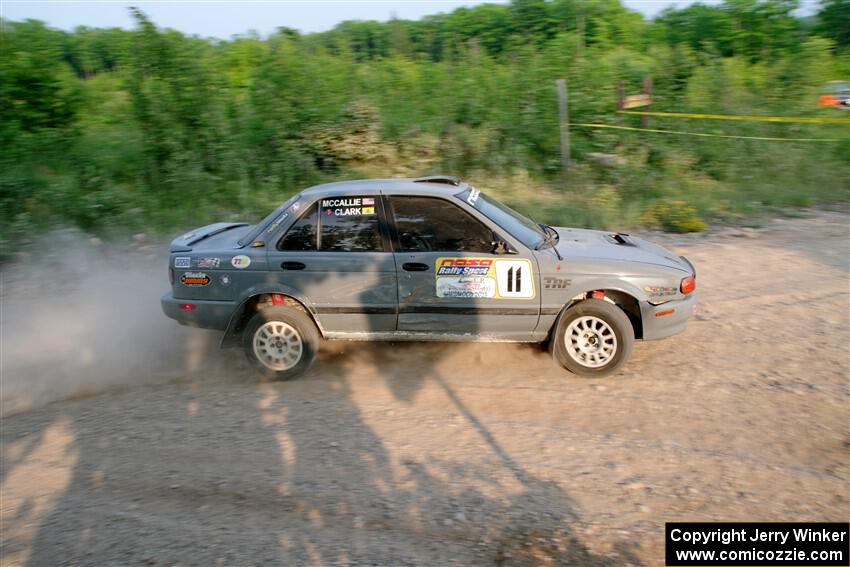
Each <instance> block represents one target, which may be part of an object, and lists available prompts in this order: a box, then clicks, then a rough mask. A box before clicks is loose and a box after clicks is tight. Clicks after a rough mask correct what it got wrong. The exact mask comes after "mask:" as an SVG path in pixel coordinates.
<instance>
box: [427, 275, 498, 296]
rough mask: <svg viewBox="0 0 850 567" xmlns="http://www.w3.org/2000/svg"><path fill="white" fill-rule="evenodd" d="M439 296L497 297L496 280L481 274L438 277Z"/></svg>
mask: <svg viewBox="0 0 850 567" xmlns="http://www.w3.org/2000/svg"><path fill="white" fill-rule="evenodd" d="M437 297H476V298H477V297H482V298H484V297H496V280H494V279H493V278H482V277H479V276H473V277H470V278H466V277H444V278H437Z"/></svg>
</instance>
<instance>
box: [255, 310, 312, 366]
mask: <svg viewBox="0 0 850 567" xmlns="http://www.w3.org/2000/svg"><path fill="white" fill-rule="evenodd" d="M242 346H243V348H244V349H245V355H246V356H247V357H248V360H250V361H251V363H252V364H253V365H254V366H255V367H257V369H259V370H260V372H261V373H262V374H263V376H265V377H266V378H270V379H274V380H289V379H291V378H294V377H296V376H297V375H299V374H301V373H302V372H304V371H305V370H307V368H309V367H310V364H312V363H313V359H315V358H316V353H317V352H318V351H319V332H318V330H317V329H316V325H314V324H313V321H312V320H311V319H310V317H309V316H308V315H307V314H306V313H304V312H303V311H299V310H298V309H295V308H293V307H267V308H265V309H261V310H260V311H258V312H257V313H255V314H254V316H253V317H251V319H250V320H249V321H248V325H247V326H246V327H245V331H244V333H243V335H242Z"/></svg>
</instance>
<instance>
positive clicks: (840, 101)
mask: <svg viewBox="0 0 850 567" xmlns="http://www.w3.org/2000/svg"><path fill="white" fill-rule="evenodd" d="M818 105H819V106H828V107H831V108H838V109H841V110H850V83H848V82H847V81H830V82H828V83H827V84H826V86H825V87H824V90H823V93H822V94H821V95H820V97H819V98H818Z"/></svg>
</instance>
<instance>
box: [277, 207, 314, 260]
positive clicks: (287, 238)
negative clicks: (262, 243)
mask: <svg viewBox="0 0 850 567" xmlns="http://www.w3.org/2000/svg"><path fill="white" fill-rule="evenodd" d="M317 211H318V205H317V204H314V205H313V206H312V207H310V208H308V209H307V210H306V211H304V213H303V214H302V215H301V217H300V218H299V219H298V220H297V221H295V224H293V225H292V226H291V227H289V230H288V231H286V235H284V237H283V238H281V239H280V241H278V243H277V249H278V250H290V251H296V252H303V251H310V250H316V246H317V242H318V234H319V231H318V225H319V215H318V212H317Z"/></svg>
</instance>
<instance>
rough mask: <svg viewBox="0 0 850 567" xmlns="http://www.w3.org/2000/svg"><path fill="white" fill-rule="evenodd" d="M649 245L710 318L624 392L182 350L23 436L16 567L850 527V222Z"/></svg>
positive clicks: (205, 338)
mask: <svg viewBox="0 0 850 567" xmlns="http://www.w3.org/2000/svg"><path fill="white" fill-rule="evenodd" d="M649 237H650V238H654V239H656V240H659V241H661V242H662V243H664V244H665V245H667V246H669V247H671V248H673V249H674V250H675V251H677V252H678V253H680V254H686V255H687V256H688V257H689V258H690V259H691V260H692V261H693V262H694V263H695V264H696V266H697V270H698V287H699V293H700V312H699V314H698V315H697V316H696V318H695V320H693V321H692V323H691V326H690V328H689V329H688V331H687V332H686V333H684V334H683V335H680V336H677V337H674V338H671V339H668V340H664V341H659V342H652V343H638V344H637V345H636V347H635V351H634V354H633V358H632V360H631V362H630V363H629V364H628V366H627V368H626V370H625V371H624V372H623V373H622V374H620V375H619V376H617V377H614V378H610V379H607V380H583V379H578V378H575V377H572V376H570V375H568V374H566V373H565V372H564V371H562V370H560V369H559V368H557V367H556V366H555V365H554V364H553V362H552V361H551V358H550V357H549V355H548V354H547V353H546V352H545V351H544V350H542V349H541V348H540V347H537V346H532V345H504V344H403V343H396V344H365V343H327V344H325V345H323V348H324V350H323V352H322V353H321V354H320V356H319V359H318V361H317V363H316V365H315V366H314V367H313V369H311V371H310V372H309V373H308V374H307V375H306V376H304V377H302V378H300V379H298V380H296V381H293V382H286V383H263V384H258V383H256V382H255V381H254V379H253V376H252V374H251V372H250V370H249V368H248V367H247V364H246V363H244V362H243V361H242V354H241V352H239V351H233V350H228V351H218V350H217V348H216V340H217V338H218V337H217V335H215V334H214V333H207V332H203V331H194V332H189V331H186V330H183V329H180V330H179V332H177V331H175V333H179V334H174V335H169V336H167V337H165V338H160V340H162V341H167V343H168V345H170V349H171V350H169V351H168V353H167V355H162V356H158V355H157V354H156V353H152V356H153V357H154V358H156V360H154V361H151V362H150V365H149V366H147V367H146V368H147V370H146V374H145V379H144V380H139V381H138V382H137V381H134V380H132V379H130V380H125V379H124V378H123V377H122V379H121V380H116V381H115V382H114V383H113V384H112V385H110V386H109V387H103V388H101V387H98V388H96V389H99V390H101V391H100V392H99V393H96V394H88V395H86V396H84V397H83V396H78V397H76V398H74V399H70V400H68V399H66V400H64V401H54V402H52V403H48V404H43V405H41V407H34V406H33V407H32V408H31V409H29V410H27V411H22V412H19V413H16V414H14V415H9V413H11V412H9V411H7V415H6V416H5V417H4V418H3V419H2V438H1V439H0V441H1V442H2V463H1V464H2V466H0V495H1V496H2V499H0V500H2V501H1V502H0V513H2V517H0V534H2V541H0V544H2V548H0V564H2V565H9V566H12V565H37V566H42V565H45V566H47V565H98V566H113V565H114V566H118V565H155V566H172V565H182V566H188V565H203V566H211V565H240V566H241V565H273V564H284V565H302V564H310V565H647V566H649V565H663V526H664V522H665V521H677V520H678V521H719V520H728V521H735V520H750V521H761V520H764V521H790V520H800V521H807V520H812V521H847V520H848V516H850V512H848V510H850V463H848V454H850V451H849V450H850V432H848V427H849V426H850V409H849V408H850V406H849V405H848V348H850V347H848V345H850V324H848V322H849V321H850V304H848V258H850V255H848V242H850V241H848V217H847V215H846V214H842V213H827V212H818V213H813V212H810V213H806V214H805V215H804V217H803V218H794V219H776V220H773V221H770V222H769V223H767V224H766V225H765V227H764V228H761V229H757V230H756V229H732V228H724V229H716V230H713V231H712V232H710V233H708V234H703V235H689V236H668V235H649ZM157 269H159V268H157ZM160 271H161V270H160ZM159 285H160V287H162V285H161V284H159ZM155 291H156V292H159V291H161V289H159V288H157V289H156V290H155ZM10 309H12V310H14V309H16V308H15V307H10ZM140 309H142V308H140ZM144 309H146V310H148V311H150V310H158V309H159V307H158V305H154V306H150V305H147V306H145V307H144ZM77 316H78V317H82V316H83V315H82V314H77ZM140 316H141V315H140ZM157 316H158V317H159V315H157ZM131 327H132V326H131ZM50 329H51V327H50V326H49V325H48V326H47V327H45V333H44V334H43V337H44V338H45V339H47V341H48V343H49V341H50V338H51V333H50ZM169 329H170V327H169ZM5 332H6V338H7V339H8V341H10V344H12V345H14V344H17V343H14V337H12V336H10V335H13V334H14V333H15V330H14V329H9V328H8V327H7V328H6V331H5ZM137 332H140V333H144V330H137ZM129 344H132V343H129ZM6 348H7V351H6V355H5V356H6V357H7V359H8V360H7V364H6V365H5V366H4V377H3V383H4V388H6V387H8V388H9V389H10V390H9V391H7V394H5V395H6V398H7V399H6V400H4V401H5V402H7V406H6V407H7V410H8V408H10V407H13V406H12V405H9V404H11V402H9V396H12V395H18V394H19V393H20V391H22V390H21V386H20V384H19V383H16V382H15V379H16V376H15V372H22V370H21V369H22V368H23V367H22V366H21V364H22V363H21V362H20V361H17V362H16V361H15V360H12V359H14V355H15V351H14V350H12V351H9V350H8V348H9V347H8V346H7V347H6ZM11 348H12V349H14V348H16V347H15V346H12V347H11ZM140 348H141V347H140ZM130 351H132V347H130V348H128V352H130ZM92 356H93V357H94V361H95V362H94V364H93V366H94V367H98V364H97V356H98V353H97V352H96V351H95V352H94V354H92ZM36 358H37V357H36ZM27 360H35V359H33V358H28V359H27ZM28 364H29V363H28ZM74 364H77V365H78V364H79V362H78V361H76V360H75V362H74ZM117 366H118V367H117V368H113V366H108V368H111V370H110V371H111V372H115V373H119V374H120V373H121V372H122V371H121V369H120V365H117ZM55 368H56V370H55V371H56V372H58V373H60V374H61V373H62V372H63V370H62V368H60V367H59V366H57V367H55ZM133 368H135V366H134V367H133ZM65 370H66V371H67V368H66V369H65ZM101 371H102V370H101ZM44 372H48V373H50V372H51V371H50V370H48V369H47V368H45V369H44ZM133 372H135V370H133ZM7 373H8V374H7ZM42 378H43V377H42ZM35 383H36V382H33V384H35ZM99 383H106V382H103V381H101V382H99ZM119 383H120V387H117V386H115V384H119ZM38 384H41V386H40V387H41V388H44V384H49V381H48V382H45V381H44V379H42V380H41V381H40V382H38ZM16 388H17V389H16ZM75 393H76V394H79V393H80V392H75ZM36 405H37V404H36Z"/></svg>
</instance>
